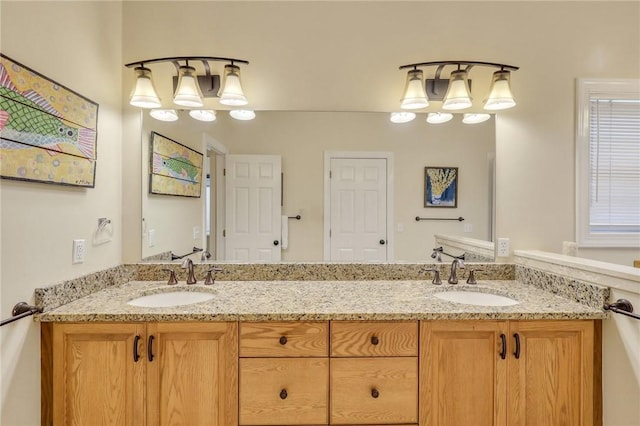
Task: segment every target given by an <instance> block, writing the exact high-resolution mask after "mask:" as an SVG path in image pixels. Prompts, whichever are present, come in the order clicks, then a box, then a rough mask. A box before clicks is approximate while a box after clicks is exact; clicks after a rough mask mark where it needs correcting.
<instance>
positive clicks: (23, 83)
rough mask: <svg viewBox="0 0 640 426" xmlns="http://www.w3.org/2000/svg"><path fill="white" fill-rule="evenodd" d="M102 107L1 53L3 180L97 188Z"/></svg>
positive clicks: (0, 158)
mask: <svg viewBox="0 0 640 426" xmlns="http://www.w3.org/2000/svg"><path fill="white" fill-rule="evenodd" d="M97 127H98V104H97V103H95V102H93V101H91V100H90V99H87V98H86V97H84V96H82V95H80V94H78V93H76V92H74V91H73V90H71V89H69V88H67V87H65V86H63V85H61V84H59V83H57V82H55V81H53V80H51V79H49V78H47V77H45V76H43V75H42V74H40V73H38V72H36V71H34V70H32V69H30V68H28V67H26V66H24V65H22V64H20V63H19V62H17V61H15V60H13V59H11V58H9V57H7V56H5V55H3V54H1V53H0V177H1V178H3V179H15V180H23V181H34V182H44V183H52V184H59V185H72V186H81V187H87V188H93V187H94V186H95V176H96V148H97V137H98V134H97Z"/></svg>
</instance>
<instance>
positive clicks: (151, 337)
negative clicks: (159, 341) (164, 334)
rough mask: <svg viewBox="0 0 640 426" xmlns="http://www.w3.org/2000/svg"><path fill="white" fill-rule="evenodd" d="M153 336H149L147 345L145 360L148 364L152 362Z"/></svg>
mask: <svg viewBox="0 0 640 426" xmlns="http://www.w3.org/2000/svg"><path fill="white" fill-rule="evenodd" d="M153 339H154V337H153V336H149V343H148V344H147V358H149V362H151V361H153Z"/></svg>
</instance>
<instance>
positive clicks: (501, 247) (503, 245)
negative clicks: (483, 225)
mask: <svg viewBox="0 0 640 426" xmlns="http://www.w3.org/2000/svg"><path fill="white" fill-rule="evenodd" d="M498 257H509V239H508V238H498Z"/></svg>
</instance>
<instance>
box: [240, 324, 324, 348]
mask: <svg viewBox="0 0 640 426" xmlns="http://www.w3.org/2000/svg"><path fill="white" fill-rule="evenodd" d="M328 354H329V323H328V322H326V321H325V322H301V321H297V322H241V323H240V356H241V357H318V356H325V357H326V356H328Z"/></svg>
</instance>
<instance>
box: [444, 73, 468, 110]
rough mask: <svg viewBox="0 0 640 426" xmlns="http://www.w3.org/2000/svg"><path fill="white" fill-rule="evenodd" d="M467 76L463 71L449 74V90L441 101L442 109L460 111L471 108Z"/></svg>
mask: <svg viewBox="0 0 640 426" xmlns="http://www.w3.org/2000/svg"><path fill="white" fill-rule="evenodd" d="M467 80H468V75H467V72H466V71H465V70H456V71H452V72H451V79H450V80H449V88H448V89H447V94H446V95H444V100H443V101H442V109H446V110H460V109H465V108H469V107H470V106H471V94H470V93H469V83H468V81H467Z"/></svg>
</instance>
